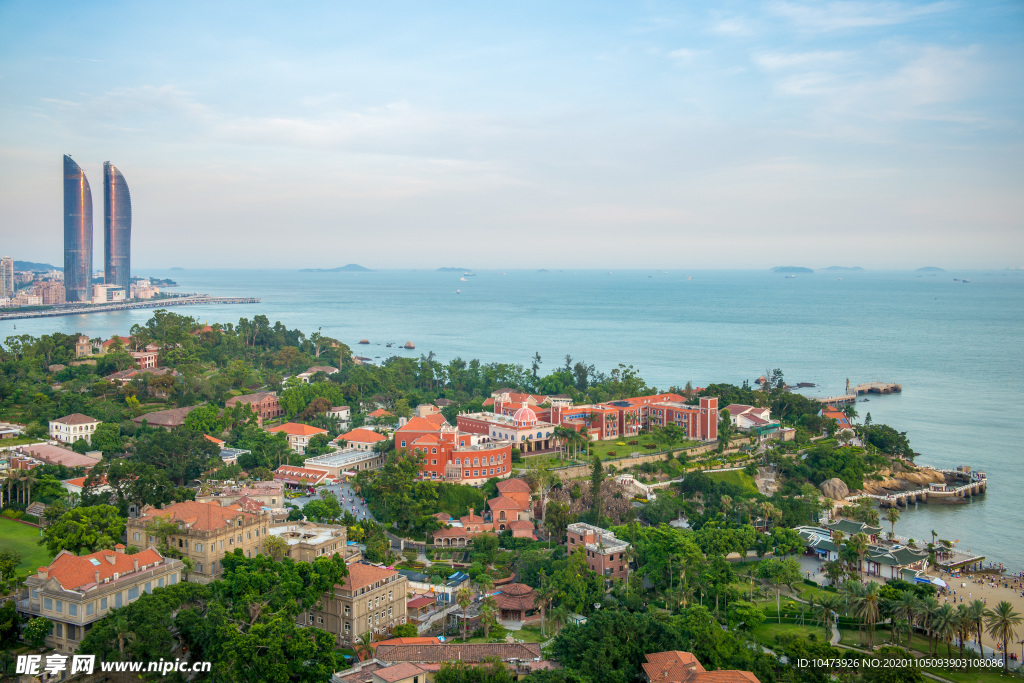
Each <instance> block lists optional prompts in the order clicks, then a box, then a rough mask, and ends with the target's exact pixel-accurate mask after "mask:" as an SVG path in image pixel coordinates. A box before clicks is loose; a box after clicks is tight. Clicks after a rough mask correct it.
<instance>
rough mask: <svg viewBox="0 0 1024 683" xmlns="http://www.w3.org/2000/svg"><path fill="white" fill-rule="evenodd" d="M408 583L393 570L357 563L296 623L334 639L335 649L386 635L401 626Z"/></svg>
mask: <svg viewBox="0 0 1024 683" xmlns="http://www.w3.org/2000/svg"><path fill="white" fill-rule="evenodd" d="M408 584H409V582H408V580H407V579H406V578H405V577H404V576H402V575H401V574H399V573H398V572H396V571H395V570H393V569H388V568H387V567H379V566H376V565H372V564H364V563H361V562H357V563H355V564H350V565H349V566H348V576H347V577H345V583H344V584H340V585H336V586H335V587H334V590H333V591H332V592H330V593H325V594H324V597H323V600H322V601H321V602H320V604H319V605H317V606H316V607H315V608H313V609H311V610H310V611H309V612H303V613H301V614H299V616H298V618H297V620H296V621H297V622H298V623H299V624H300V625H303V626H316V627H317V628H320V629H323V630H325V631H328V632H330V633H333V634H334V635H335V637H336V638H337V642H338V645H342V646H351V645H352V644H353V643H355V641H356V640H357V639H358V638H359V637H360V636H361V635H363V634H364V633H367V632H370V633H373V634H374V635H383V634H385V633H390V632H391V629H393V628H394V627H395V626H399V625H401V624H404V623H405V614H406V612H405V598H406V594H407V592H408V588H409V586H408Z"/></svg>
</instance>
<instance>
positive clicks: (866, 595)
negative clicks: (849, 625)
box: [852, 581, 881, 650]
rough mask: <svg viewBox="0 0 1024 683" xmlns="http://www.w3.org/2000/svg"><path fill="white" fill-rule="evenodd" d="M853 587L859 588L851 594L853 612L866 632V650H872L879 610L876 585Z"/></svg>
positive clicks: (872, 583) (858, 584)
mask: <svg viewBox="0 0 1024 683" xmlns="http://www.w3.org/2000/svg"><path fill="white" fill-rule="evenodd" d="M854 585H855V586H860V588H859V589H857V590H855V591H854V592H853V593H852V595H853V612H854V615H855V616H857V617H858V618H859V619H860V621H861V623H862V624H863V628H864V630H866V631H867V634H868V649H869V650H873V649H874V648H875V624H876V623H878V617H879V614H880V609H881V607H880V602H879V599H880V597H881V596H879V594H878V584H877V583H875V582H874V581H869V582H868V583H867V584H866V585H865V584H860V583H855V584H854Z"/></svg>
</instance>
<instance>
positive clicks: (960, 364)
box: [0, 269, 1024, 571]
mask: <svg viewBox="0 0 1024 683" xmlns="http://www.w3.org/2000/svg"><path fill="white" fill-rule="evenodd" d="M141 274H143V275H145V276H149V277H161V278H165V277H170V278H172V279H173V280H175V281H176V282H177V283H178V285H179V286H178V287H177V288H176V289H175V290H174V291H178V292H201V293H208V294H212V295H220V296H253V297H259V298H260V299H261V302H260V303H259V304H246V305H210V306H194V307H176V308H174V309H173V310H175V311H176V312H178V313H181V314H186V315H191V316H195V317H196V318H198V319H199V321H200V322H202V323H214V322H221V323H227V322H237V321H238V319H239V318H241V317H248V318H252V317H253V316H255V315H259V314H264V315H266V316H267V317H268V318H269V319H270V321H271V322H274V321H281V322H282V323H284V324H285V325H287V326H288V327H290V328H299V329H301V330H303V331H304V332H306V333H307V334H309V333H312V332H315V331H317V330H320V331H321V332H322V333H323V334H325V335H327V336H330V337H334V338H336V339H339V340H341V341H343V342H345V343H347V344H349V345H351V346H352V348H353V350H354V351H355V352H356V353H359V354H361V355H364V356H367V357H371V358H374V359H375V360H376V361H377V362H380V361H381V360H383V359H386V358H388V357H390V356H392V355H401V356H410V357H419V356H420V355H421V354H428V353H430V352H433V353H434V354H435V355H436V357H437V359H438V360H441V361H448V360H450V359H452V358H456V357H461V358H462V359H464V360H469V359H472V358H478V359H480V360H481V361H483V362H495V361H500V362H510V363H518V364H522V365H524V366H529V364H530V362H531V359H532V357H533V355H534V353H539V354H540V356H541V361H542V363H541V372H542V373H543V372H550V371H551V370H553V369H555V368H557V367H560V366H562V365H564V362H565V356H566V355H570V356H572V358H573V361H574V362H575V361H584V362H585V363H587V364H593V365H594V366H596V367H597V369H599V370H601V371H603V372H606V373H607V372H609V371H611V370H612V369H613V368H616V367H617V366H618V365H619V364H623V365H631V366H633V367H634V368H635V369H636V370H637V371H638V372H639V373H640V374H641V376H642V377H644V379H645V380H646V381H647V382H648V383H649V384H652V385H655V386H657V387H658V388H659V389H667V388H668V387H670V386H673V385H675V386H682V385H684V384H685V383H686V382H687V381H690V382H692V383H693V385H694V386H704V385H706V384H708V383H712V382H731V383H735V384H740V383H742V382H743V381H744V380H749V381H751V383H753V381H754V380H755V379H756V378H757V377H758V376H760V375H762V374H763V373H764V372H765V371H766V370H769V369H773V368H781V369H782V370H783V372H784V374H785V379H786V381H787V382H788V383H789V384H796V383H798V382H809V383H813V384H814V385H815V387H813V388H810V389H805V390H803V392H804V393H805V394H807V395H809V396H831V395H838V394H843V393H845V387H846V381H847V380H849V382H850V384H851V386H852V385H856V384H861V383H866V382H871V381H884V382H896V383H899V384H901V385H902V387H903V391H902V393H900V394H894V395H887V396H877V395H872V396H868V397H866V398H867V399H868V400H867V401H864V402H858V403H857V404H856V407H857V411H858V413H859V414H860V419H863V417H864V416H865V415H866V414H867V413H870V414H871V417H872V420H873V421H874V422H875V423H879V422H882V423H886V424H889V425H891V426H893V427H895V428H896V429H898V430H900V431H905V432H906V433H907V436H908V438H909V439H910V443H911V445H912V447H913V448H914V450H915V451H917V452H918V453H919V454H920V455H919V456H918V458H917V460H918V462H919V463H922V464H927V465H933V466H936V467H943V468H950V467H956V466H958V465H969V466H971V467H973V468H975V469H979V470H983V471H985V472H986V473H987V475H988V479H989V487H988V492H987V493H986V494H985V495H983V496H978V497H976V498H975V499H974V500H973V501H972V502H971V503H969V504H966V505H962V506H941V505H927V504H919V505H917V506H916V507H911V508H909V509H908V510H906V511H904V512H903V514H902V517H901V518H900V520H899V522H898V523H897V524H896V533H897V534H898V535H900V536H903V537H905V538H907V537H909V538H914V539H928V540H930V539H931V532H932V530H934V531H935V532H936V533H937V534H938V536H939V537H940V538H944V539H947V540H950V541H953V542H955V543H956V544H957V547H958V548H960V549H962V550H965V551H971V552H973V553H976V554H980V555H984V556H985V557H986V558H987V559H988V560H989V561H994V562H997V563H1003V564H1004V565H1005V566H1006V567H1008V568H1010V569H1012V570H1015V571H1020V570H1024V495H1022V494H1024V467H1022V459H1021V443H1022V442H1024V400H1022V398H1021V389H1022V386H1024V271H1019V270H1003V271H984V272H978V271H942V272H936V271H929V272H919V271H905V272H899V271H867V270H863V271H862V270H818V271H815V272H813V273H797V274H795V275H794V276H787V275H785V274H783V273H777V272H773V271H767V270H766V271H705V270H694V271H685V272H684V271H675V270H669V271H664V270H622V271H620V270H569V269H566V270H558V269H549V270H508V271H501V270H468V269H466V270H462V269H459V270H454V271H443V272H439V271H435V270H377V271H372V272H307V271H300V270H283V269H282V270H191V269H189V270H178V269H175V270H167V271H161V270H151V271H146V272H145V273H141ZM151 314H152V311H150V310H134V311H125V312H117V313H98V314H90V315H78V316H70V317H60V318H38V319H31V320H19V321H17V322H16V323H13V322H11V321H0V339H4V338H6V337H7V336H8V335H10V334H32V335H40V334H44V333H49V332H54V331H60V332H64V333H73V332H80V333H83V334H86V335H89V336H90V337H108V336H110V335H112V334H117V333H119V334H127V332H128V330H129V329H130V328H131V326H132V325H133V324H136V323H139V324H143V323H145V321H146V320H148V319H149V317H150V316H151ZM15 324H16V325H17V329H15V328H14V325H15ZM361 339H368V340H370V344H369V345H368V346H363V345H358V344H357V342H358V341H359V340H361ZM407 341H411V342H413V343H414V344H415V350H405V349H403V348H401V345H403V344H404V343H405V342H407ZM389 343H390V344H392V346H391V347H390V348H389V347H388V346H387V344H389ZM883 526H885V527H888V525H887V524H885V525H883ZM886 530H888V528H886Z"/></svg>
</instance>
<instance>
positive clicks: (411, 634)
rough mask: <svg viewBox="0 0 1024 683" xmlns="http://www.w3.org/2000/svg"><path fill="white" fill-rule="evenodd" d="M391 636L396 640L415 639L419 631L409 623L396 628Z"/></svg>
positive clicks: (414, 625)
mask: <svg viewBox="0 0 1024 683" xmlns="http://www.w3.org/2000/svg"><path fill="white" fill-rule="evenodd" d="M392 634H393V635H394V636H395V637H396V638H415V637H416V636H417V635H419V630H418V629H417V628H416V624H413V623H411V622H409V623H405V624H399V625H398V626H396V627H395V628H394V629H393V630H392Z"/></svg>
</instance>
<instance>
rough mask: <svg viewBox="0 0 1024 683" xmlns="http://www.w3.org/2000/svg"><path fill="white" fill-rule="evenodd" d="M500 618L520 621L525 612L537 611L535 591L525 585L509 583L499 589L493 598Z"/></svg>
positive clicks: (523, 617)
mask: <svg viewBox="0 0 1024 683" xmlns="http://www.w3.org/2000/svg"><path fill="white" fill-rule="evenodd" d="M494 602H495V604H496V605H497V607H498V612H499V614H500V615H501V618H502V619H504V620H506V621H522V620H523V619H525V618H526V613H527V612H532V611H533V610H535V609H537V591H535V590H533V589H532V588H530V587H529V586H527V585H526V584H525V583H510V584H508V585H506V586H502V587H501V592H500V593H498V594H497V595H495V596H494Z"/></svg>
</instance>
